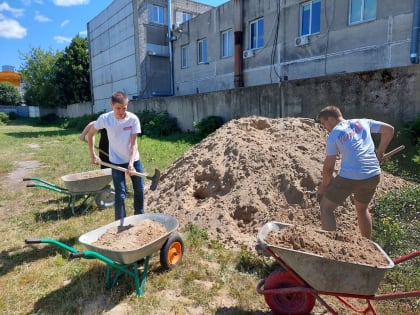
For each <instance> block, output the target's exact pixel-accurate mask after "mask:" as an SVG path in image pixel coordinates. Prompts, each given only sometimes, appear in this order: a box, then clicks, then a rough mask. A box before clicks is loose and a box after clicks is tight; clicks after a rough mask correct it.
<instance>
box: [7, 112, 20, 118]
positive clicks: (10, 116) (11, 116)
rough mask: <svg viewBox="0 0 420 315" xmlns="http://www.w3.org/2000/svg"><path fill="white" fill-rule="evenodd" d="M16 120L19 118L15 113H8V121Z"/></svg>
mask: <svg viewBox="0 0 420 315" xmlns="http://www.w3.org/2000/svg"><path fill="white" fill-rule="evenodd" d="M18 118H19V116H18V114H17V113H16V112H10V113H9V119H10V120H16V119H18Z"/></svg>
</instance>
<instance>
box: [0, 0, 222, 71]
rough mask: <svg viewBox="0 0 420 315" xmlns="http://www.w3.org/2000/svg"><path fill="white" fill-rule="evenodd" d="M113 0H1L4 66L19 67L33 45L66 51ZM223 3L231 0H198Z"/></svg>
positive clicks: (1, 58)
mask: <svg viewBox="0 0 420 315" xmlns="http://www.w3.org/2000/svg"><path fill="white" fill-rule="evenodd" d="M112 1H113V0H0V70H1V67H2V66H4V65H8V66H13V67H15V70H16V71H18V70H19V69H20V67H21V66H22V65H23V61H22V56H21V55H22V54H24V55H27V54H28V53H29V52H30V50H31V48H41V49H42V50H44V51H49V50H50V49H52V50H53V51H57V50H59V51H63V50H64V49H65V48H66V46H68V45H69V44H70V42H71V40H72V38H74V37H75V36H76V35H78V34H79V35H80V36H83V37H86V33H87V32H86V27H87V23H88V22H89V21H90V20H92V19H93V18H94V17H95V16H97V15H98V14H99V13H100V12H101V11H102V10H104V9H105V8H106V7H107V6H108V5H109V4H110V3H111V2H112ZM195 1H196V2H201V3H204V4H208V5H212V6H219V5H221V4H223V3H226V2H228V1H229V0H195Z"/></svg>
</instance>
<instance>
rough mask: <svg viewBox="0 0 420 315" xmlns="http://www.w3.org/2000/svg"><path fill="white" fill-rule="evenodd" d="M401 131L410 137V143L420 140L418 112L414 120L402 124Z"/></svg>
mask: <svg viewBox="0 0 420 315" xmlns="http://www.w3.org/2000/svg"><path fill="white" fill-rule="evenodd" d="M403 133H404V134H405V135H407V136H408V137H409V138H410V141H411V143H413V144H417V143H419V141H420V114H417V116H416V118H415V119H414V120H410V121H407V122H405V123H404V124H403Z"/></svg>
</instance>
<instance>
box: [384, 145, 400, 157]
mask: <svg viewBox="0 0 420 315" xmlns="http://www.w3.org/2000/svg"><path fill="white" fill-rule="evenodd" d="M404 149H405V146H403V145H400V146H399V147H397V148H395V149H394V150H391V151H389V152H387V153H385V154H384V159H387V158H389V157H391V156H393V155H394V154H397V153H398V152H400V151H402V150H404Z"/></svg>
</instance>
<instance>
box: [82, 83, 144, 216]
mask: <svg viewBox="0 0 420 315" xmlns="http://www.w3.org/2000/svg"><path fill="white" fill-rule="evenodd" d="M127 106H128V97H127V94H125V93H124V92H121V91H118V92H115V93H113V94H112V97H111V107H112V111H111V112H108V113H105V114H102V115H100V116H99V117H98V119H97V120H96V121H95V123H94V124H93V126H92V127H91V128H90V130H89V133H88V142H89V152H90V159H91V162H92V163H94V164H98V162H99V161H100V159H99V157H98V156H97V155H96V154H95V150H94V147H95V138H94V136H95V134H96V132H97V131H98V130H99V129H106V131H107V134H108V140H109V161H110V162H111V163H112V164H114V165H117V166H121V167H123V168H126V169H127V174H128V175H130V173H131V172H139V173H142V172H143V167H142V164H141V161H140V155H139V151H138V146H137V134H139V133H141V126H140V121H139V118H138V117H137V116H136V115H135V114H133V113H131V112H128V111H127ZM112 179H113V183H114V189H115V220H119V219H121V218H124V217H125V216H126V211H125V199H126V196H127V185H126V180H125V173H124V172H121V171H118V170H115V169H112ZM131 182H132V184H133V191H134V214H143V213H144V182H143V178H141V177H139V176H131Z"/></svg>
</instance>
